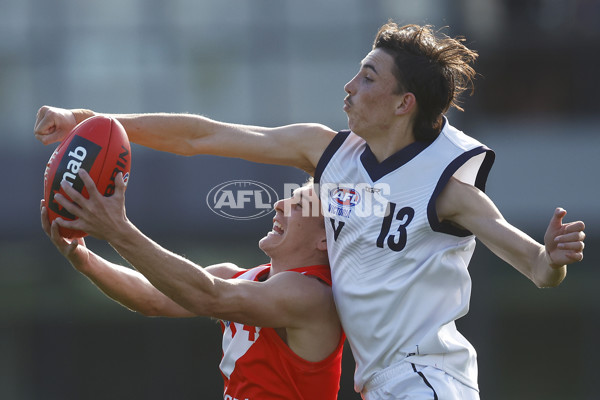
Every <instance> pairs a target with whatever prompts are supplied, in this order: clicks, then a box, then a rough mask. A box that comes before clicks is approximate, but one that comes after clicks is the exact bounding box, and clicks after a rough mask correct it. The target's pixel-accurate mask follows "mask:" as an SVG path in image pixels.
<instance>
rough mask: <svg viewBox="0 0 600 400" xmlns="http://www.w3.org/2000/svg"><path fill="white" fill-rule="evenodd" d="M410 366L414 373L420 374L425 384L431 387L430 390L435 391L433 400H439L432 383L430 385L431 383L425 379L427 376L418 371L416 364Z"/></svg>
mask: <svg viewBox="0 0 600 400" xmlns="http://www.w3.org/2000/svg"><path fill="white" fill-rule="evenodd" d="M410 365H412V368H413V371H414V372H416V373H417V374H419V376H420V377H421V379H423V382H424V383H425V384H426V385H427V386H428V387H429V389H431V390H432V391H433V400H438V395H437V393H436V392H435V389H434V388H433V386H431V383H429V381H428V380H427V378H426V377H425V374H424V373H423V372H421V371H417V366H416V365H415V364H413V363H410Z"/></svg>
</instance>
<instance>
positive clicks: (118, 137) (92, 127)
mask: <svg viewBox="0 0 600 400" xmlns="http://www.w3.org/2000/svg"><path fill="white" fill-rule="evenodd" d="M130 167H131V146H130V144H129V139H128V138H127V133H126V132H125V128H123V126H122V125H121V124H120V123H119V121H117V120H116V119H113V118H109V117H104V116H95V117H91V118H88V119H86V120H85V121H83V122H82V123H80V124H79V125H77V126H76V127H75V128H73V130H72V131H71V133H70V134H69V135H68V136H67V137H66V138H65V139H64V140H63V141H62V142H61V143H60V144H59V145H58V147H57V148H56V150H54V153H52V156H51V157H50V160H48V164H47V165H46V171H45V173H44V200H45V201H46V206H47V209H48V219H49V221H50V223H52V221H53V220H54V219H56V218H58V217H61V218H63V219H66V220H74V219H76V218H77V217H75V216H74V215H73V214H71V213H69V212H68V211H67V210H65V209H64V208H63V207H62V206H61V205H60V204H59V203H58V202H56V201H55V200H54V195H55V194H56V193H60V194H62V195H63V196H65V197H66V198H68V199H69V197H68V196H67V195H66V193H65V192H64V191H63V190H62V189H61V187H60V183H61V182H62V181H63V180H65V181H67V182H68V183H69V184H70V185H71V186H72V187H73V188H74V189H75V190H77V191H78V192H79V193H81V194H82V195H83V196H84V197H86V198H89V194H88V192H87V190H86V189H85V186H84V184H83V181H82V180H81V179H80V178H79V174H78V172H79V170H80V169H81V168H83V169H85V170H86V171H87V172H88V173H89V174H90V177H91V178H92V179H93V180H94V183H95V184H96V187H97V189H98V191H99V192H100V193H102V194H103V195H104V196H107V197H108V196H111V195H112V194H113V193H114V191H115V177H116V176H117V174H118V173H119V172H121V173H123V180H124V181H125V184H127V181H128V180H129V170H130ZM69 200H70V199H69ZM59 232H60V234H61V235H62V236H63V237H66V238H79V237H83V236H85V235H86V233H85V232H82V231H77V230H73V229H65V228H62V227H60V229H59Z"/></svg>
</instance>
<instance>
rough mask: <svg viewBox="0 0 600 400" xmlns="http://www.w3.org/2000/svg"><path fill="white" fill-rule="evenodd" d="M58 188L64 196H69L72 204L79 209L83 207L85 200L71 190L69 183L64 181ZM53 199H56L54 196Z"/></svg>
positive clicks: (75, 191)
mask: <svg viewBox="0 0 600 400" xmlns="http://www.w3.org/2000/svg"><path fill="white" fill-rule="evenodd" d="M60 187H61V189H62V190H63V191H64V192H65V194H66V195H67V196H69V198H70V199H71V201H72V202H73V203H75V204H77V205H78V206H80V207H83V206H84V205H85V202H86V200H87V199H86V198H85V197H84V196H83V195H82V194H81V193H79V192H78V191H77V190H75V188H73V186H71V184H70V183H69V182H67V181H66V180H63V181H61V182H60ZM59 194H60V193H59ZM54 197H55V198H56V196H54Z"/></svg>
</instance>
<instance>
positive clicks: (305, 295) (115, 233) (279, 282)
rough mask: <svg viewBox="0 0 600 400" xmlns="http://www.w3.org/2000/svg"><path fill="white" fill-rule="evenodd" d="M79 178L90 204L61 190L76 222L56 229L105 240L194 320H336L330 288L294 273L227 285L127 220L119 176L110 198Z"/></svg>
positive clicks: (294, 323)
mask: <svg viewBox="0 0 600 400" xmlns="http://www.w3.org/2000/svg"><path fill="white" fill-rule="evenodd" d="M79 175H80V177H81V179H82V180H83V182H84V183H85V187H86V189H87V191H88V193H89V196H90V197H89V199H86V198H85V197H83V196H82V195H81V194H79V192H77V191H76V190H74V189H73V188H72V187H71V186H69V185H68V184H66V183H63V186H62V188H63V190H64V191H65V192H66V194H67V195H68V196H69V197H70V198H71V199H73V201H74V203H71V202H70V201H68V200H67V198H66V197H64V196H62V195H60V194H57V195H56V196H55V200H56V201H57V202H59V204H61V205H62V206H63V207H65V208H66V209H67V211H69V212H71V213H72V214H73V215H75V216H77V217H78V219H76V220H74V221H65V220H63V219H60V218H57V219H56V220H55V224H58V225H60V226H63V227H65V228H67V227H69V228H72V229H78V230H83V231H85V232H87V233H89V234H90V235H92V236H94V237H96V238H98V239H102V240H107V241H108V242H109V243H110V244H111V246H113V247H114V248H115V249H116V250H117V251H118V252H119V254H120V255H121V256H122V257H123V258H125V259H126V260H127V261H129V263H130V264H131V265H132V266H133V267H134V268H136V270H137V271H139V272H140V273H141V274H142V275H143V276H144V277H145V278H146V279H147V280H148V281H149V282H150V283H151V284H152V285H153V286H154V287H156V288H157V289H158V290H159V291H160V292H162V293H164V294H165V295H166V296H167V297H168V298H170V299H171V300H173V301H174V302H175V303H177V304H179V305H181V306H182V307H184V308H185V309H187V310H189V311H190V312H191V313H193V314H194V315H201V316H209V317H214V318H219V319H224V320H229V321H236V322H240V323H243V324H247V325H252V326H265V327H286V328H299V327H303V326H305V325H306V324H307V323H309V321H312V323H313V324H314V321H321V322H322V321H323V320H326V319H328V320H331V319H332V318H337V317H336V313H335V306H334V305H333V299H332V297H331V290H330V288H329V287H328V286H327V285H326V284H324V283H322V282H320V281H318V280H316V279H314V278H310V277H306V276H303V275H301V274H297V273H293V272H280V273H278V274H276V275H275V276H273V277H270V278H269V279H268V280H267V281H265V282H251V281H245V280H236V279H233V280H228V279H222V276H215V275H213V274H212V273H208V272H207V271H206V270H205V269H203V268H201V267H199V266H197V265H196V264H194V263H192V262H191V261H189V260H187V259H185V258H183V257H181V256H179V255H177V254H174V253H172V252H170V251H168V250H166V249H164V248H163V247H161V246H159V245H158V244H157V243H155V242H154V241H153V240H151V239H150V238H148V237H147V236H145V235H144V234H143V233H142V232H140V231H139V230H138V229H137V228H136V227H135V226H134V225H133V224H132V223H131V222H130V221H129V220H128V219H127V216H126V214H125V206H124V203H125V197H124V193H125V184H124V182H123V177H122V175H121V174H118V175H117V177H116V179H115V184H116V188H115V193H114V194H113V195H112V196H110V197H104V196H102V195H101V194H100V193H99V192H98V190H97V189H96V187H95V185H94V182H93V181H92V179H91V178H90V176H89V175H88V174H87V172H86V171H85V170H83V169H81V170H80V172H79ZM238 270H240V269H238ZM317 315H318V316H319V317H317ZM325 317H326V318H325Z"/></svg>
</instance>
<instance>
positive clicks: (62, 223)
mask: <svg viewBox="0 0 600 400" xmlns="http://www.w3.org/2000/svg"><path fill="white" fill-rule="evenodd" d="M79 221H80V220H79V219H75V220H72V221H71V220H66V219H63V218H56V219H55V220H54V221H52V229H54V225H58V227H61V228H65V229H72V230H76V231H79V230H81V227H80V226H79ZM58 227H57V228H56V232H57V235H58V236H59V237H61V238H63V239H64V240H66V238H64V237H63V236H62V235H61V234H60V232H59V231H58Z"/></svg>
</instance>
